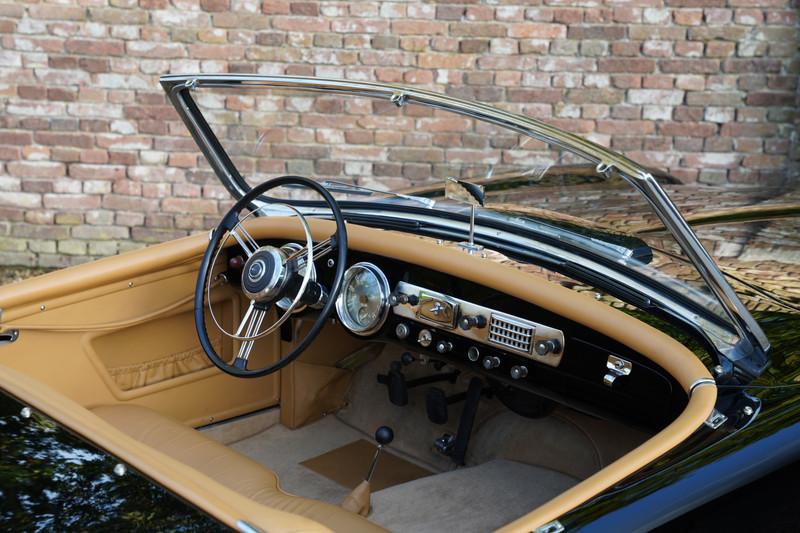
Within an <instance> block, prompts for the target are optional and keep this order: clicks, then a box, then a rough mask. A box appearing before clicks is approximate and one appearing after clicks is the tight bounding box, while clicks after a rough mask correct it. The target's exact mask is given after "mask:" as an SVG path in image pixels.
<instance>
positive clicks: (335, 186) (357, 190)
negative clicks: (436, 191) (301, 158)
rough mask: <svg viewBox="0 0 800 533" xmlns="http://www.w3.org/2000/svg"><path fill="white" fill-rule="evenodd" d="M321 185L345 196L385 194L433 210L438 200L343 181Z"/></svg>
mask: <svg viewBox="0 0 800 533" xmlns="http://www.w3.org/2000/svg"><path fill="white" fill-rule="evenodd" d="M320 185H322V186H323V187H325V188H326V189H328V190H329V191H331V192H338V193H343V194H357V195H362V196H372V195H373V194H383V195H386V196H393V197H395V198H402V199H403V200H408V201H411V202H417V203H420V204H422V205H424V206H425V207H428V208H431V207H433V206H435V205H436V200H432V199H431V198H423V197H421V196H412V195H409V194H400V193H396V192H391V191H382V190H380V189H371V188H369V187H363V186H361V185H353V184H351V183H344V182H341V181H334V180H325V181H323V182H320Z"/></svg>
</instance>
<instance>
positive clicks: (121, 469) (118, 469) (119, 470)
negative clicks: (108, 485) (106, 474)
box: [114, 463, 128, 477]
mask: <svg viewBox="0 0 800 533" xmlns="http://www.w3.org/2000/svg"><path fill="white" fill-rule="evenodd" d="M127 471H128V469H127V468H125V465H124V464H122V463H117V464H116V465H114V473H115V474H116V475H117V476H119V477H122V476H124V475H125V473H126V472H127Z"/></svg>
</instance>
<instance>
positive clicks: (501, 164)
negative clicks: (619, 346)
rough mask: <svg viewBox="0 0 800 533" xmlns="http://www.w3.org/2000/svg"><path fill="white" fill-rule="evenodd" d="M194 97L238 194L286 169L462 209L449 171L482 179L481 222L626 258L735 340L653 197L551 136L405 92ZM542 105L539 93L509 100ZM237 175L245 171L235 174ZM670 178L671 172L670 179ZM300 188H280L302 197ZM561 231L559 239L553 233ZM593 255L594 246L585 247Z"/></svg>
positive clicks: (374, 202)
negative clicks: (451, 191) (448, 184)
mask: <svg viewBox="0 0 800 533" xmlns="http://www.w3.org/2000/svg"><path fill="white" fill-rule="evenodd" d="M190 95H191V99H192V101H193V102H194V104H195V105H196V106H197V109H198V110H199V112H200V114H201V115H202V117H203V118H204V120H205V122H207V124H208V127H209V128H210V130H211V132H212V133H213V136H214V137H216V139H217V140H218V142H219V144H220V145H221V147H222V149H223V150H224V152H225V154H227V157H229V158H230V163H231V164H232V166H233V167H235V169H236V172H234V173H232V175H231V176H229V177H222V179H223V182H226V181H227V183H226V186H227V187H228V188H229V189H231V190H232V191H233V192H234V194H237V195H241V194H242V193H244V192H246V190H248V189H249V187H252V186H253V185H254V184H257V183H261V182H263V181H265V180H267V179H269V178H272V177H277V176H281V175H286V174H294V175H300V176H306V177H310V178H313V179H317V180H319V181H322V182H325V183H326V184H327V185H328V186H329V187H330V188H332V189H334V190H335V191H336V192H337V193H339V198H340V199H347V200H350V201H353V202H356V203H359V204H360V205H363V206H365V207H367V206H369V207H371V208H379V207H380V206H381V205H388V204H394V205H395V206H398V205H399V206H402V205H408V206H413V207H416V208H424V209H428V210H430V212H431V213H448V212H451V213H464V212H465V210H466V207H465V206H464V205H461V204H457V203H454V202H452V201H449V200H448V199H447V198H445V196H444V192H445V187H444V185H445V181H446V179H447V178H455V179H459V180H466V181H470V182H473V183H476V184H480V185H482V186H484V187H485V191H486V197H485V198H486V199H485V205H484V206H483V207H481V208H479V209H478V214H477V220H478V223H479V224H480V223H481V221H489V220H492V221H502V222H503V223H504V224H506V225H507V226H508V227H516V228H519V230H520V231H530V232H533V233H536V232H539V233H540V234H545V233H548V234H549V235H550V237H551V238H555V239H557V240H559V241H561V242H563V243H569V245H570V246H572V247H573V249H577V250H584V251H586V252H587V253H588V254H591V256H592V257H602V259H603V260H604V261H606V263H608V262H611V263H612V264H613V265H616V266H617V267H619V266H620V265H624V267H625V268H626V269H627V270H628V271H630V272H634V273H635V274H636V277H638V279H639V280H640V281H641V282H642V283H644V284H647V283H650V284H657V285H659V286H661V287H666V288H668V289H669V292H670V294H672V295H673V296H674V297H676V298H678V299H682V300H683V301H684V302H685V303H686V309H688V313H690V314H691V315H692V319H693V320H694V321H695V322H696V323H697V322H702V323H704V324H706V327H705V328H704V329H705V330H706V333H708V335H709V337H710V338H712V341H713V342H715V344H717V345H718V346H730V345H732V344H734V343H735V342H736V340H737V336H736V334H735V331H736V329H735V328H733V327H731V325H732V322H731V319H730V316H729V315H728V314H727V312H726V310H725V309H724V308H723V306H722V305H721V304H720V301H719V299H718V298H717V297H716V296H715V295H714V293H713V292H712V291H711V290H710V288H709V286H708V284H707V283H706V281H705V280H704V279H703V278H702V276H701V275H700V274H699V272H698V271H697V269H696V268H695V267H694V265H693V264H692V263H691V262H690V261H689V260H688V259H687V256H686V255H685V254H684V251H683V249H682V248H681V246H679V244H678V243H677V242H676V240H675V239H674V238H673V236H672V235H671V234H670V233H668V232H653V233H652V234H641V232H640V231H639V230H640V229H641V228H653V227H657V226H658V225H659V224H660V220H659V218H658V216H657V215H656V214H655V213H654V211H653V208H652V206H651V205H650V204H649V203H648V201H647V200H646V199H645V197H644V196H643V195H642V194H641V193H640V192H639V191H637V190H636V189H635V188H634V187H632V186H631V184H630V183H629V182H627V181H626V180H624V179H622V178H620V177H619V174H614V173H608V175H607V173H604V172H601V171H599V170H598V163H600V161H599V160H598V159H595V158H593V157H591V154H590V153H588V152H587V151H584V152H582V153H578V152H579V151H578V150H573V149H569V148H568V147H565V143H559V142H558V140H557V139H556V140H555V141H553V142H547V141H546V140H544V137H543V136H540V138H534V137H533V136H531V135H528V134H526V133H523V132H522V131H520V130H519V129H518V128H515V127H513V126H509V125H506V124H503V123H502V120H495V121H487V120H485V117H482V116H476V114H475V113H460V112H453V111H452V110H449V109H445V108H443V106H437V105H436V104H435V103H431V102H426V103H420V102H417V101H413V100H406V99H405V98H404V97H403V95H402V94H401V93H397V95H394V96H392V97H391V98H387V97H386V95H385V94H383V95H380V94H376V95H369V94H366V95H364V94H351V93H349V92H344V91H340V92H336V91H324V90H309V89H302V88H297V87H295V88H291V89H287V88H283V87H265V86H257V87H248V86H243V85H239V84H232V85H231V86H225V85H224V84H219V85H218V86H204V85H200V86H197V87H195V88H194V89H193V90H192V91H191V93H190ZM503 107H504V109H507V110H508V111H513V112H518V113H521V114H526V113H528V114H530V113H536V112H537V110H538V108H537V106H536V104H535V103H528V102H517V103H509V104H506V105H504V106H503ZM236 173H238V174H239V175H238V176H237V175H236ZM664 179H666V180H667V181H669V180H668V178H666V177H665V178H664ZM308 194H309V193H308V192H307V191H306V190H304V189H296V190H288V191H284V192H283V195H284V196H286V197H290V198H295V199H305V198H307V196H306V195H308ZM554 236H555V237H554ZM587 257H588V256H587Z"/></svg>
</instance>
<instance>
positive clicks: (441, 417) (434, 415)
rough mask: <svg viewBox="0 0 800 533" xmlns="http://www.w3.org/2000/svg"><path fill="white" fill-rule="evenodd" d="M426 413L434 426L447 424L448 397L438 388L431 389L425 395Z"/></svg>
mask: <svg viewBox="0 0 800 533" xmlns="http://www.w3.org/2000/svg"><path fill="white" fill-rule="evenodd" d="M425 412H426V413H427V414H428V420H430V421H431V423H433V424H439V425H442V424H446V423H447V396H446V395H445V393H444V391H443V390H442V389H440V388H438V387H431V388H430V389H428V392H426V393H425Z"/></svg>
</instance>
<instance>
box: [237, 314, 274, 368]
mask: <svg viewBox="0 0 800 533" xmlns="http://www.w3.org/2000/svg"><path fill="white" fill-rule="evenodd" d="M268 312H269V306H268V305H266V304H257V303H256V302H255V301H252V300H251V301H250V305H249V306H248V308H247V311H246V312H245V314H244V316H243V317H242V321H241V323H240V324H239V327H238V328H237V329H236V336H237V337H239V336H242V333H243V332H244V335H243V336H244V337H246V338H249V339H250V340H246V341H242V342H241V344H240V345H239V352H238V353H237V354H236V358H235V359H234V361H233V366H234V367H236V368H240V369H242V370H247V360H248V359H249V358H250V352H251V351H252V350H253V345H254V344H255V342H256V338H257V337H258V333H259V331H260V330H261V324H262V323H263V322H264V318H265V317H266V316H267V313H268Z"/></svg>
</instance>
